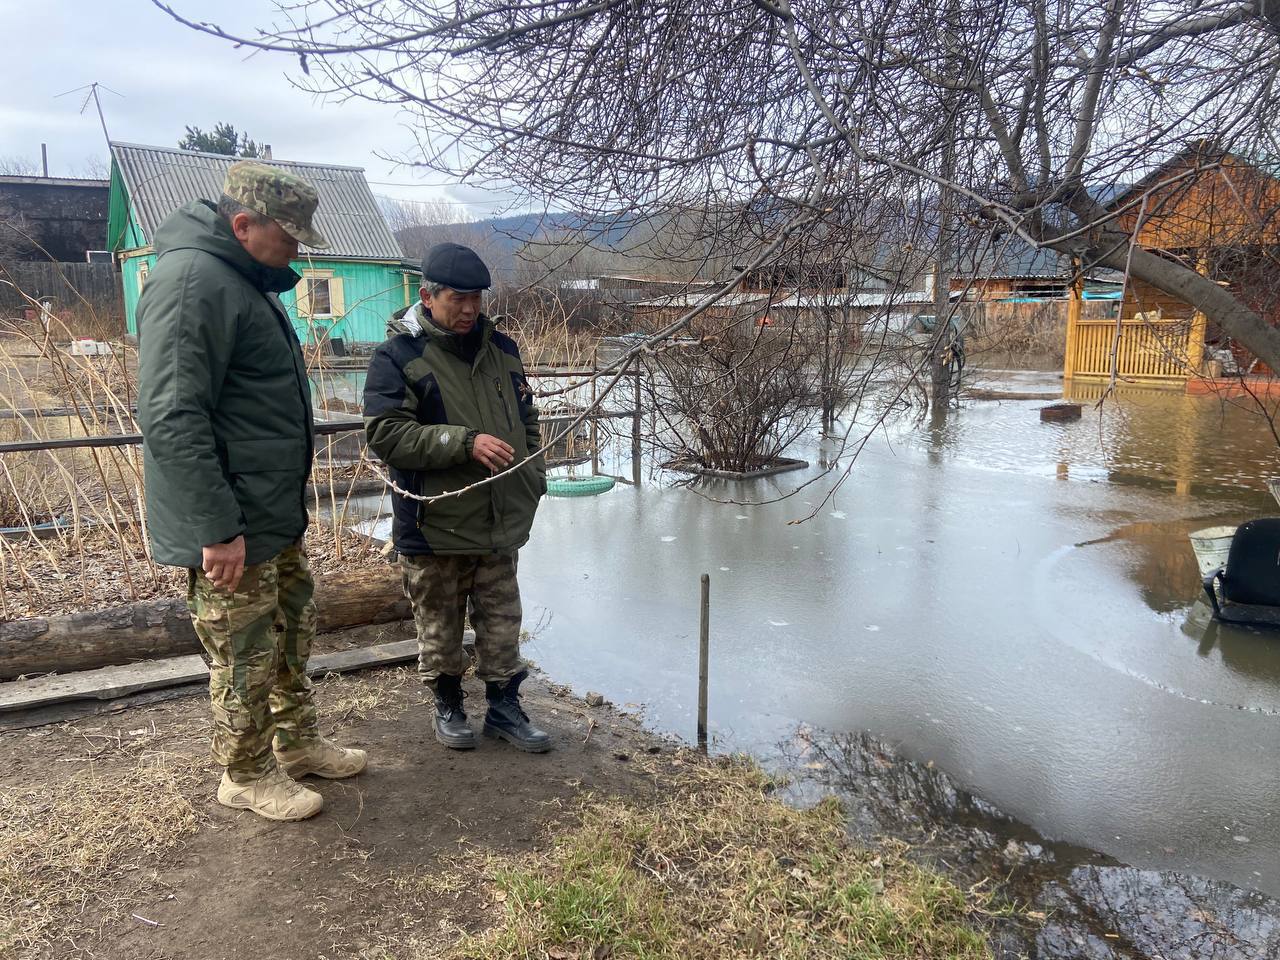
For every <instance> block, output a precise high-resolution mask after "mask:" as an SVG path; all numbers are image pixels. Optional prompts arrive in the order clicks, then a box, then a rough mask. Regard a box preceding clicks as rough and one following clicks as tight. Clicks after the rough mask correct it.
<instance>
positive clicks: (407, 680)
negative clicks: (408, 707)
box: [316, 667, 419, 727]
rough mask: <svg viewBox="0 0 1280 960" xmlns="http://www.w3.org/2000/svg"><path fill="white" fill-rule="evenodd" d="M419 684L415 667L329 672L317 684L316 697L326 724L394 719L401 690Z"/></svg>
mask: <svg viewBox="0 0 1280 960" xmlns="http://www.w3.org/2000/svg"><path fill="white" fill-rule="evenodd" d="M409 684H412V685H413V687H414V688H417V687H418V686H419V684H418V672H417V669H416V668H414V667H395V668H390V669H384V670H376V671H364V672H360V673H329V674H326V675H325V676H324V679H323V681H322V682H319V683H317V684H316V699H317V700H318V702H319V704H320V713H321V717H322V718H323V720H324V723H325V724H326V725H331V726H335V727H345V726H346V725H348V724H351V723H356V722H359V721H363V720H394V719H395V718H396V717H397V716H399V715H400V714H401V712H403V710H404V696H403V694H402V691H403V690H404V688H405V686H406V685H409Z"/></svg>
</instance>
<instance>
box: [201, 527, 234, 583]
mask: <svg viewBox="0 0 1280 960" xmlns="http://www.w3.org/2000/svg"><path fill="white" fill-rule="evenodd" d="M201 566H202V567H204V575H205V576H206V577H208V578H209V581H210V582H211V583H212V584H213V585H214V586H215V587H220V588H221V589H223V590H226V591H228V592H234V591H235V589H236V587H238V586H239V585H240V577H241V576H242V575H243V574H244V536H243V535H241V536H239V537H236V538H235V539H234V540H232V541H231V542H230V543H213V544H210V545H209V546H207V547H205V548H204V559H203V562H202V563H201Z"/></svg>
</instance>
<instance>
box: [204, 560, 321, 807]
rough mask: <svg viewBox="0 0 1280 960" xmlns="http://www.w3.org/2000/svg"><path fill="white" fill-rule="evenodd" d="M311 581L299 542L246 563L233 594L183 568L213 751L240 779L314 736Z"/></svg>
mask: <svg viewBox="0 0 1280 960" xmlns="http://www.w3.org/2000/svg"><path fill="white" fill-rule="evenodd" d="M314 592H315V581H313V580H312V579H311V569H310V567H309V566H308V565H307V556H306V554H305V553H304V552H303V550H302V547H301V546H300V545H299V544H294V545H293V546H290V547H286V548H285V549H284V550H281V551H280V552H279V553H278V554H276V555H275V556H274V557H272V558H271V559H270V560H267V561H266V562H264V563H257V564H254V565H253V566H249V567H245V569H244V576H243V577H241V578H240V583H239V585H238V586H237V587H236V590H235V592H234V593H229V592H228V591H226V590H223V589H220V588H218V587H215V586H214V585H213V584H212V583H211V582H210V581H209V578H208V577H206V576H205V574H204V571H203V570H190V571H188V581H187V608H188V609H189V610H190V611H191V622H192V623H193V624H195V628H196V635H197V636H198V637H199V638H200V643H201V644H202V645H203V646H204V651H205V658H206V661H207V662H208V664H209V700H210V702H211V703H212V705H213V758H214V759H215V760H216V761H217V762H218V763H220V764H222V765H223V766H224V767H226V768H227V772H228V773H230V775H231V779H233V780H236V781H238V782H244V781H245V780H252V779H255V778H256V777H260V776H262V775H263V774H264V773H266V772H267V771H268V770H270V769H271V768H272V767H273V766H275V756H274V755H273V754H272V752H271V747H272V742H273V738H274V743H275V746H276V747H277V748H278V749H281V750H291V749H294V748H295V747H297V746H298V745H299V744H300V743H301V741H302V740H304V739H306V738H308V737H314V736H316V735H317V729H316V708H315V703H314V702H313V700H312V694H311V689H312V684H311V680H310V678H309V677H308V676H307V658H308V657H309V656H310V655H311V641H312V640H313V639H314V638H315V634H316V605H315V603H314V602H313V601H312V599H311V597H312V594H313V593H314Z"/></svg>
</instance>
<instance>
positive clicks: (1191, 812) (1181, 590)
mask: <svg viewBox="0 0 1280 960" xmlns="http://www.w3.org/2000/svg"><path fill="white" fill-rule="evenodd" d="M981 385H982V386H987V387H994V388H997V389H1009V390H1025V391H1033V390H1051V389H1053V388H1055V387H1056V386H1060V382H1059V381H1057V380H1056V378H1054V377H1052V376H1046V375H1015V374H1010V375H1003V374H993V375H987V376H985V377H983V378H982V381H981ZM1093 396H1094V394H1091V393H1090V392H1089V391H1087V390H1086V391H1081V395H1080V397H1079V399H1081V400H1083V401H1085V403H1086V409H1085V415H1084V417H1083V418H1082V419H1081V420H1080V421H1077V422H1074V423H1066V424H1062V423H1055V424H1042V423H1040V422H1039V420H1038V416H1037V410H1038V408H1039V407H1040V406H1041V405H1043V401H981V402H972V403H968V404H966V405H965V407H964V408H963V409H962V410H960V411H958V412H957V413H956V414H955V415H953V416H952V417H951V418H950V420H949V422H948V423H947V424H946V425H945V426H944V427H942V428H941V429H938V430H931V429H929V427H928V426H927V425H924V426H911V425H909V424H899V425H896V426H890V427H888V428H886V429H885V430H882V431H880V432H878V433H877V435H876V436H875V437H874V438H873V439H872V441H871V442H870V443H869V444H868V445H867V446H866V447H865V448H864V449H863V450H862V452H861V453H860V454H859V456H858V458H857V460H856V462H855V463H854V465H853V467H852V472H851V474H850V476H849V479H848V480H847V481H846V483H845V484H844V486H843V487H842V488H841V489H840V490H839V491H838V492H837V493H836V495H835V496H834V498H833V499H832V500H831V501H830V502H828V503H827V504H826V505H825V506H823V507H822V509H821V511H820V512H819V513H818V514H817V516H816V517H814V518H812V519H807V520H804V518H805V517H807V516H808V515H809V514H810V513H811V512H812V511H813V510H814V509H815V508H816V507H818V506H819V504H820V503H821V501H822V499H823V495H824V493H825V491H826V490H827V489H829V488H830V486H831V483H832V480H831V478H830V477H821V476H820V474H821V470H820V468H819V467H818V464H819V463H820V462H823V461H827V460H829V459H831V458H833V457H836V456H837V455H838V454H839V446H838V444H836V443H835V442H833V441H830V440H821V439H820V438H819V437H817V436H816V433H813V434H811V435H810V436H809V437H807V438H806V439H805V440H804V441H803V442H802V443H801V444H800V445H799V446H800V447H801V449H800V450H798V451H793V455H797V456H804V457H807V458H808V459H809V460H810V461H811V462H812V463H813V464H814V466H813V467H811V468H810V469H809V470H808V471H805V472H799V473H791V474H784V475H780V476H777V477H772V478H768V479H764V480H758V481H754V482H751V483H727V482H714V483H709V484H706V485H704V486H702V487H700V488H699V489H698V490H689V489H676V488H669V487H665V486H663V485H661V484H660V483H652V484H647V485H644V486H642V487H641V488H639V489H636V488H632V487H628V486H623V485H619V486H618V487H616V488H615V489H614V490H613V491H611V492H610V493H608V494H606V495H603V496H600V497H594V498H582V499H572V500H555V499H551V500H547V501H545V502H544V505H543V507H542V509H541V511H540V514H539V519H538V523H537V525H536V526H535V531H534V536H533V539H532V540H531V542H530V544H529V545H528V547H527V548H526V549H525V550H524V551H523V553H522V556H521V579H522V586H523V591H524V594H525V598H526V621H527V624H529V625H531V626H533V625H538V626H536V627H535V629H536V637H535V638H534V640H533V641H532V642H531V644H530V648H529V653H530V655H531V656H532V657H534V658H535V659H536V660H537V661H538V662H539V663H540V664H541V666H542V667H543V668H544V669H545V670H547V671H548V673H549V674H550V675H551V676H554V677H556V678H557V679H558V680H560V681H562V682H566V683H569V684H571V685H572V686H573V687H574V688H575V689H576V690H577V691H579V692H585V691H586V690H599V691H601V692H603V693H604V694H605V695H606V696H607V697H609V698H610V699H611V700H613V701H615V702H618V703H630V704H634V705H638V706H643V708H644V711H645V714H646V716H647V718H648V720H649V722H650V723H651V724H653V725H654V726H655V727H657V728H659V729H661V730H665V731H674V732H676V733H679V734H682V735H685V736H690V737H691V736H692V734H693V731H694V709H695V704H696V676H697V627H698V577H699V575H700V574H701V573H703V572H708V573H710V575H711V578H712V661H711V691H710V703H711V706H710V716H711V727H712V732H713V735H714V736H715V738H716V744H717V746H718V747H719V748H721V749H746V750H751V751H753V752H756V753H757V754H761V755H764V756H769V755H771V754H773V755H779V754H780V752H781V751H780V747H779V745H780V744H783V743H785V742H788V741H789V740H790V738H792V737H793V736H794V734H795V732H796V731H797V730H798V729H817V730H823V731H833V732H840V731H868V732H871V733H873V734H875V735H876V736H877V737H879V738H881V739H883V740H885V741H887V742H888V743H890V744H892V745H893V746H894V747H895V748H896V749H897V750H899V751H900V752H901V753H902V754H903V755H905V756H906V757H908V758H912V759H915V760H918V761H920V762H922V763H932V764H933V765H934V766H935V768H937V769H938V770H940V771H945V772H946V773H947V774H948V775H950V777H952V778H953V779H954V781H955V782H956V783H957V784H958V785H960V786H961V787H963V788H965V789H967V790H970V791H972V792H973V793H975V794H977V795H979V796H981V797H982V798H984V799H985V800H986V801H988V802H989V803H990V804H993V805H994V806H995V807H997V808H999V809H1000V810H1002V811H1004V812H1005V813H1007V814H1008V815H1009V816H1011V817H1013V818H1015V819H1016V820H1018V821H1021V822H1023V823H1026V824H1029V825H1031V826H1032V827H1034V828H1035V829H1036V830H1038V831H1040V833H1042V834H1043V835H1045V836H1046V837H1050V838H1052V839H1053V840H1055V841H1061V842H1064V843H1068V844H1073V845H1077V846H1079V847H1087V848H1090V849H1092V850H1097V851H1101V852H1102V853H1103V854H1106V855H1108V856H1110V857H1113V858H1115V860H1118V861H1121V862H1123V863H1126V864H1132V865H1134V866H1135V867H1137V868H1140V869H1143V870H1152V871H1179V872H1181V873H1183V874H1188V875H1195V876H1199V877H1204V878H1208V879H1211V880H1212V879H1219V880H1226V881H1230V882H1231V883H1233V884H1237V885H1239V886H1241V887H1244V888H1247V889H1252V890H1256V891H1261V892H1263V893H1266V894H1269V895H1272V896H1277V895H1280V633H1276V634H1269V633H1265V632H1251V631H1248V630H1244V629H1237V628H1229V627H1217V626H1214V625H1211V624H1210V623H1209V621H1208V618H1207V613H1206V611H1205V609H1204V607H1203V604H1201V603H1199V602H1198V600H1197V597H1198V594H1199V590H1200V588H1199V583H1198V575H1197V568H1196V564H1195V559H1194V556H1193V554H1192V552H1191V549H1190V546H1189V544H1188V542H1187V539H1186V534H1187V532H1188V531H1190V530H1195V529H1198V528H1201V527H1207V526H1214V525H1218V524H1224V523H1236V522H1240V521H1243V520H1245V519H1248V518H1251V517H1254V516H1260V515H1268V514H1272V515H1274V514H1280V507H1277V505H1276V504H1275V502H1274V501H1273V500H1272V499H1271V497H1270V496H1269V495H1268V494H1267V493H1266V492H1265V487H1264V480H1265V478H1266V477H1268V476H1271V475H1273V474H1275V475H1280V458H1278V457H1277V449H1278V448H1277V444H1276V441H1275V439H1274V437H1272V436H1271V434H1270V433H1269V431H1268V430H1267V428H1266V427H1265V425H1264V424H1263V423H1262V422H1261V421H1260V420H1258V419H1257V418H1256V417H1253V416H1251V415H1249V414H1248V413H1247V412H1245V411H1242V410H1240V409H1238V408H1236V407H1233V406H1231V405H1229V404H1224V403H1221V402H1219V401H1217V400H1216V399H1214V398H1187V397H1184V396H1182V395H1180V394H1178V393H1176V392H1172V391H1167V392H1166V391H1151V390H1136V389H1130V390H1127V391H1124V392H1122V393H1121V394H1120V395H1119V396H1117V397H1115V398H1113V399H1112V400H1109V401H1108V402H1107V403H1106V404H1105V405H1104V406H1103V407H1102V409H1101V410H1100V411H1098V410H1095V409H1093V408H1092V407H1090V406H1088V402H1089V401H1090V400H1091V399H1093ZM854 435H855V436H856V435H857V431H856V430H855V432H854ZM617 472H619V473H625V472H626V469H625V467H624V466H623V465H620V469H619V470H618V471H617ZM815 478H817V479H816V480H815ZM808 480H815V482H814V483H813V484H812V485H811V486H809V487H807V488H805V489H803V490H801V491H800V492H799V493H796V494H794V495H793V496H790V497H787V498H785V499H782V500H780V501H779V502H774V503H768V504H763V505H752V503H748V501H751V502H758V501H762V500H768V499H772V498H778V497H783V496H784V495H786V494H790V493H792V492H793V491H794V490H795V489H796V488H797V487H798V486H799V485H800V484H802V483H804V482H806V481H808ZM712 498H718V499H720V500H737V501H742V502H741V503H723V502H716V499H712ZM797 520H803V521H804V522H800V523H795V522H794V521H797ZM1082 869H1083V868H1082Z"/></svg>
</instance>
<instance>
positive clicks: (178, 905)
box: [0, 669, 679, 960]
mask: <svg viewBox="0 0 1280 960" xmlns="http://www.w3.org/2000/svg"><path fill="white" fill-rule="evenodd" d="M467 691H468V696H469V700H468V704H469V707H470V712H471V714H472V719H473V722H476V721H477V720H478V717H479V715H480V714H481V713H482V705H483V703H484V700H483V689H482V687H481V686H480V685H479V684H478V683H476V682H475V681H474V680H469V681H468V683H467ZM528 693H529V696H528V698H527V706H528V709H529V712H530V714H531V715H532V716H533V717H535V718H536V719H537V720H538V721H539V722H540V723H542V724H543V725H544V726H545V727H546V728H548V729H549V731H550V732H551V733H552V734H553V736H554V738H555V749H554V751H553V752H551V753H549V754H546V755H543V756H532V755H526V754H521V753H519V752H517V751H515V750H513V749H511V748H509V747H508V746H507V745H505V744H499V743H495V742H492V741H483V742H482V744H481V746H480V748H479V749H477V750H475V751H472V752H469V753H459V752H452V751H448V750H446V749H444V748H443V747H441V746H439V745H438V744H436V743H435V741H434V740H433V739H431V737H430V735H429V722H430V721H429V707H428V706H427V702H426V697H425V695H424V691H423V690H422V688H421V687H420V685H419V684H418V682H417V680H416V677H415V676H414V675H413V673H412V671H411V670H407V669H393V670H383V671H377V672H369V673H365V674H361V675H354V676H350V677H343V678H330V679H328V680H326V681H324V682H322V683H321V684H320V685H319V701H320V704H321V709H322V714H321V716H322V723H323V725H324V726H325V728H326V732H333V733H336V735H337V737H338V738H339V739H340V740H341V741H342V742H344V743H349V744H354V745H360V746H363V747H365V748H367V749H368V750H369V752H370V765H369V770H368V771H367V772H366V773H364V774H362V775H361V776H359V777H357V778H355V779H353V780H351V781H347V782H329V781H323V780H321V781H315V780H314V778H312V782H313V783H315V785H316V786H317V788H318V789H319V790H320V791H321V792H322V793H323V794H324V797H325V802H326V807H325V810H324V811H323V812H322V813H321V814H320V815H319V816H318V817H317V818H315V819H314V820H311V821H307V822H304V823H298V824H275V823H269V822H267V821H265V820H262V819H260V818H258V817H256V816H254V815H252V814H249V813H243V812H235V811H231V810H228V809H225V808H223V807H221V806H219V805H218V804H217V803H216V802H215V801H214V800H213V794H214V790H215V788H216V784H217V778H218V771H217V770H215V768H214V767H213V765H212V762H211V761H209V760H208V752H207V750H208V747H207V739H206V727H207V720H206V712H207V708H206V705H205V703H204V702H203V700H202V699H201V698H189V699H184V700H179V701H175V702H171V703H167V704H160V705H155V706H150V707H139V708H136V709H129V710H126V711H124V712H122V713H120V714H117V715H113V716H107V717H101V716H99V717H94V718H89V719H85V720H81V721H78V722H76V723H73V724H65V725H62V726H59V727H44V728H40V729H36V730H29V731H19V732H14V733H8V734H3V735H0V814H5V815H7V816H8V817H9V818H11V819H10V828H12V827H13V826H14V825H15V824H16V823H17V822H18V820H19V819H23V818H25V819H26V820H27V821H29V823H30V824H31V827H30V829H31V830H34V831H35V833H34V835H33V841H32V842H31V843H30V844H29V845H28V847H27V848H26V849H25V852H24V850H23V848H22V847H21V844H17V843H15V842H14V840H13V835H12V834H10V836H9V841H10V842H9V844H8V850H9V851H10V852H13V851H15V850H16V851H17V854H23V855H24V856H25V857H26V858H27V859H26V860H25V862H24V863H22V864H21V872H19V873H10V874H6V873H5V870H6V865H5V864H0V880H6V881H7V882H8V885H9V886H10V890H9V892H8V893H7V894H6V893H5V892H3V891H0V907H2V908H3V909H0V956H15V957H24V958H25V957H41V958H45V957H49V958H52V957H57V958H63V957H102V958H112V960H135V958H136V960H143V958H148V960H154V958H160V957H164V958H173V960H178V958H192V960H196V958H198V960H224V958H225V960H230V958H241V957H245V958H248V957H252V958H254V960H272V958H281V960H286V958H288V960H296V958H303V957H308V958H309V957H324V958H340V957H357V956H358V957H379V956H381V955H383V952H384V951H383V947H384V946H388V947H389V946H392V945H394V944H396V943H398V942H401V941H403V940H404V939H405V938H409V937H413V938H415V939H418V940H421V939H423V938H427V939H430V938H431V937H439V938H440V941H441V943H446V942H448V941H449V940H450V939H452V938H453V936H456V934H457V932H458V931H459V930H460V929H469V928H473V927H474V926H475V925H477V924H478V923H479V922H480V921H481V918H482V915H483V910H482V909H480V908H481V907H482V906H483V905H484V903H485V902H486V898H487V897H488V896H490V895H489V894H486V893H485V888H484V884H483V883H482V882H481V880H480V879H479V878H475V882H473V883H466V882H461V883H460V882H459V880H458V875H457V873H456V871H449V870H443V869H442V868H444V867H446V866H448V865H449V864H450V862H451V861H450V858H452V857H455V856H457V855H459V854H460V853H462V852H464V851H467V850H481V851H492V852H494V853H509V852H512V851H522V850H528V849H530V848H531V847H533V846H534V845H535V844H536V843H537V842H539V839H540V838H541V837H543V836H544V835H545V834H544V829H545V828H546V826H547V825H548V823H549V822H550V821H552V820H553V819H554V818H557V817H559V816H563V815H567V814H568V813H569V812H571V810H572V808H573V807H574V805H575V800H576V799H577V798H578V797H580V796H582V795H583V794H584V792H593V793H600V794H604V795H618V796H631V797H639V796H645V795H648V794H650V793H652V792H653V790H654V787H653V783H654V780H653V777H652V774H651V773H649V774H645V773H642V772H641V771H640V770H639V767H638V764H636V763H635V762H633V761H634V760H636V759H639V757H640V756H642V755H643V756H644V757H645V758H646V760H647V761H656V762H657V763H659V764H661V763H663V762H664V760H665V759H667V758H670V759H671V762H676V763H678V762H679V761H678V760H676V759H675V758H674V756H673V755H672V754H671V748H670V747H669V746H668V745H665V744H663V743H661V742H660V741H658V740H656V739H654V738H652V737H650V736H648V735H646V734H644V733H642V732H641V731H640V730H639V729H638V728H637V726H636V725H635V724H634V723H633V722H632V721H630V720H629V719H626V718H624V717H622V716H620V715H618V714H615V713H614V712H613V711H612V710H611V708H609V707H608V706H604V707H598V708H588V707H586V706H585V705H583V704H582V703H580V702H577V701H574V700H571V699H569V698H568V697H567V695H566V694H565V692H563V691H560V690H559V689H558V688H556V687H554V686H553V685H551V684H549V683H547V682H545V681H537V680H535V681H531V682H530V683H529V684H528ZM588 733H590V736H589V737H588ZM646 766H648V767H650V768H651V767H652V764H651V763H646ZM3 819H4V817H3V816H0V820H3ZM3 830H4V828H0V839H3ZM122 832H123V833H126V834H131V835H132V836H124V837H121V836H120V834H121V833H122ZM72 841H74V842H72ZM72 848H74V851H75V852H74V856H73V855H72V854H71V853H69V852H67V851H68V850H70V849H72ZM94 851H100V855H95V853H94ZM17 854H15V855H17ZM31 858H37V859H38V858H46V859H47V864H46V866H47V868H48V869H47V870H46V871H43V873H44V874H45V875H44V876H43V878H42V877H41V873H42V871H41V870H39V869H33V867H38V866H39V864H35V863H33V862H32V860H31ZM13 867H14V864H12V863H10V864H8V865H7V868H8V869H10V870H12V868H13ZM55 874H57V875H58V876H61V879H60V880H59V879H58V876H55ZM33 875H34V876H35V878H36V880H37V881H39V885H37V886H31V885H30V884H28V886H26V887H25V888H19V887H20V885H19V883H18V882H17V881H14V880H13V879H12V878H13V877H14V876H17V877H19V878H25V879H26V880H27V881H29V880H30V879H31V877H32V876H33ZM446 876H447V877H448V879H447V881H446V880H445V879H443V878H445V877H446ZM3 886H5V884H0V887H3ZM6 896H9V897H11V898H12V897H15V896H16V897H18V898H23V899H21V900H20V901H19V902H16V903H15V902H13V901H12V900H10V902H5V897H6ZM6 915H8V916H9V917H10V918H12V917H17V918H18V924H19V933H20V934H22V936H21V937H19V938H17V939H16V940H11V941H10V943H9V945H8V947H7V948H6V946H5V939H4V930H3V922H4V919H5V917H6ZM40 917H44V921H43V922H41V921H40V919H39V918H40ZM23 927H25V928H26V929H25V932H24V931H23V929H22V928H23ZM24 941H25V942H24ZM6 950H7V951H8V952H6Z"/></svg>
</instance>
